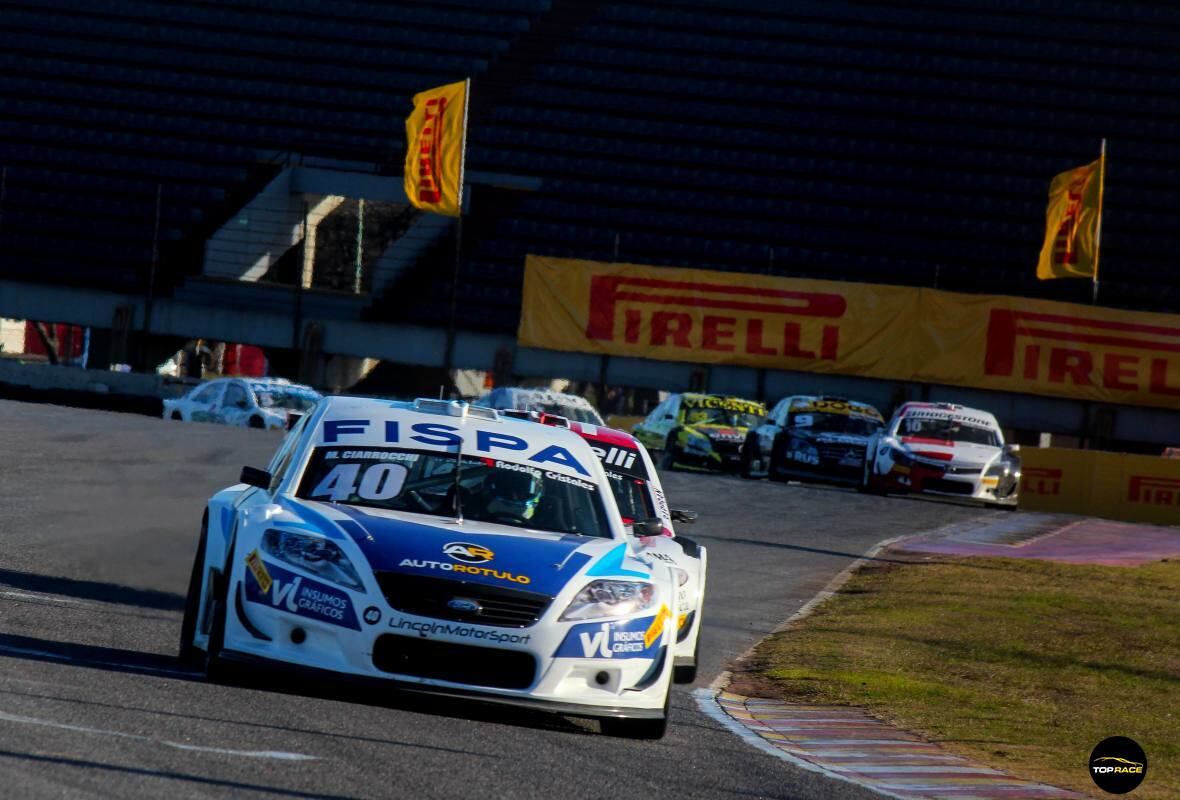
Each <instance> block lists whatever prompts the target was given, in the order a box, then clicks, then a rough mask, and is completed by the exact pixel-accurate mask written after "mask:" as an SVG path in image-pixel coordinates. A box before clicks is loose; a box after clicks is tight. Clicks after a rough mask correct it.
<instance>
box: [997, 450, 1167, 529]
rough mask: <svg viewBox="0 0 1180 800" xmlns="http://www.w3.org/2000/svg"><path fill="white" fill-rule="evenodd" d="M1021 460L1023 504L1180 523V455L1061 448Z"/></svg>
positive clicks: (1023, 452)
mask: <svg viewBox="0 0 1180 800" xmlns="http://www.w3.org/2000/svg"><path fill="white" fill-rule="evenodd" d="M1020 458H1021V477H1020V507H1021V508H1024V509H1028V510H1030V511H1050V512H1063V513H1069V514H1086V515H1090V516H1095V517H1106V518H1107V519H1119V520H1125V521H1127V522H1151V523H1156V524H1161V525H1180V459H1174V458H1160V457H1158V456H1139V455H1128V454H1126V453H1104V452H1100V451H1097V450H1070V449H1066V448H1057V447H1047V448H1026V449H1024V450H1021V452H1020Z"/></svg>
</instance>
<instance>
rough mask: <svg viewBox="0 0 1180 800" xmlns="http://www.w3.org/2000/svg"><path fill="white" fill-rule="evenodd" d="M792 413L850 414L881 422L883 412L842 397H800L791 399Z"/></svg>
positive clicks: (866, 404)
mask: <svg viewBox="0 0 1180 800" xmlns="http://www.w3.org/2000/svg"><path fill="white" fill-rule="evenodd" d="M791 411H814V412H815V413H818V414H850V415H855V416H862V417H869V418H870V419H875V420H881V419H882V417H881V412H880V411H878V410H877V409H876V408H874V407H873V406H871V405H869V404H868V403H862V402H860V401H858V400H845V399H844V398H842V397H824V396H823V395H799V396H798V397H792V398H791Z"/></svg>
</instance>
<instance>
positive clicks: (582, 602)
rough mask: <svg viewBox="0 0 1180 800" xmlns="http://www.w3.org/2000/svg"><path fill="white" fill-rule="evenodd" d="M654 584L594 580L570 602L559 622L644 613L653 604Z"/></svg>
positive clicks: (656, 596)
mask: <svg viewBox="0 0 1180 800" xmlns="http://www.w3.org/2000/svg"><path fill="white" fill-rule="evenodd" d="M658 599H659V592H657V591H656V587H655V585H654V584H651V583H646V582H641V581H594V582H593V583H588V584H586V587H585V588H584V589H582V591H580V592H578V594H577V596H576V597H574V599H573V600H571V601H570V604H569V607H568V608H566V610H565V613H563V614H562V615H561V619H562V620H571V619H595V618H598V617H623V616H626V615H628V614H634V613H636V612H638V611H646V610H647V609H649V608H652V607H654V606H655V604H656V600H658Z"/></svg>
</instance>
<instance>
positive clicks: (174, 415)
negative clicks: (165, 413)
mask: <svg viewBox="0 0 1180 800" xmlns="http://www.w3.org/2000/svg"><path fill="white" fill-rule="evenodd" d="M172 419H174V420H176V421H177V422H184V417H183V416H182V415H181V413H180V412H179V411H173V412H172Z"/></svg>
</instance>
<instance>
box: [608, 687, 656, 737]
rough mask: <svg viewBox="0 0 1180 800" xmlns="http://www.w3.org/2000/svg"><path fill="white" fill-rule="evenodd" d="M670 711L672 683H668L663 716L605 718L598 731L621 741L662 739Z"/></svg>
mask: <svg viewBox="0 0 1180 800" xmlns="http://www.w3.org/2000/svg"><path fill="white" fill-rule="evenodd" d="M671 710H672V682H671V681H668V694H667V695H666V696H665V697H664V716H663V717H661V718H659V719H618V718H616V717H605V718H603V719H602V720H600V721H599V729H600V730H601V731H602V733H603V734H604V735H606V736H614V737H618V738H621V739H663V738H664V734H666V733H667V732H668V712H670V711H671Z"/></svg>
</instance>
